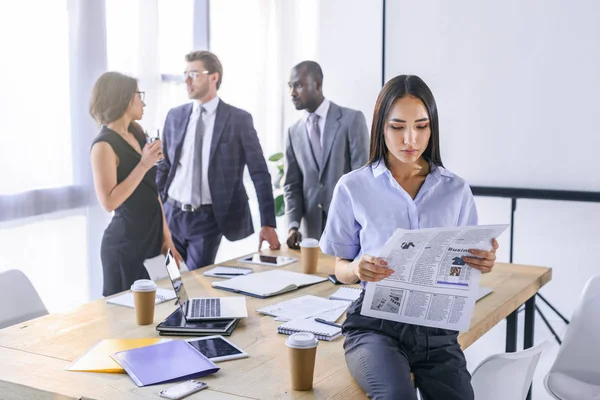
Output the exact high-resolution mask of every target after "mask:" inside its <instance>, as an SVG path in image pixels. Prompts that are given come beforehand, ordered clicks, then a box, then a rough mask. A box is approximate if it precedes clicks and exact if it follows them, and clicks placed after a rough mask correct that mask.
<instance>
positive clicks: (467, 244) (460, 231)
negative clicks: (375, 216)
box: [360, 225, 508, 332]
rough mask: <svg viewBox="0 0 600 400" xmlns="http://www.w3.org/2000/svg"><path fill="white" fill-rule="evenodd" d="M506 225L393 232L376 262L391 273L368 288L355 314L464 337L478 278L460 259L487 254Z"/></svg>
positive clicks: (472, 269) (469, 320) (473, 305)
mask: <svg viewBox="0 0 600 400" xmlns="http://www.w3.org/2000/svg"><path fill="white" fill-rule="evenodd" d="M507 227H508V225H482V226H466V227H459V228H434V229H418V230H404V229H398V230H397V231H396V232H395V233H394V234H393V235H392V237H391V238H390V239H389V240H388V242H387V243H386V244H385V246H384V248H383V249H382V251H381V253H380V254H379V257H381V258H383V259H385V260H386V261H387V262H388V266H389V267H390V268H392V269H394V273H393V274H392V275H391V276H390V277H389V278H387V279H384V280H382V281H380V282H368V283H367V285H366V290H365V298H364V301H363V305H362V308H361V312H360V313H361V314H362V315H366V316H369V317H374V318H382V319H387V320H391V321H398V322H404V323H409V324H413V325H422V326H429V327H433V328H441V329H450V330H456V331H463V332H464V331H467V330H468V329H469V324H470V322H471V316H472V315H473V308H474V307H475V301H476V300H477V298H478V295H479V278H480V275H481V273H480V272H479V271H478V270H476V269H475V268H471V267H469V266H468V265H467V264H465V262H464V261H463V259H462V256H464V255H468V256H472V254H470V253H469V249H480V250H486V251H489V250H491V249H492V239H494V238H498V237H499V236H500V235H501V234H502V232H504V231H505V230H506V228H507Z"/></svg>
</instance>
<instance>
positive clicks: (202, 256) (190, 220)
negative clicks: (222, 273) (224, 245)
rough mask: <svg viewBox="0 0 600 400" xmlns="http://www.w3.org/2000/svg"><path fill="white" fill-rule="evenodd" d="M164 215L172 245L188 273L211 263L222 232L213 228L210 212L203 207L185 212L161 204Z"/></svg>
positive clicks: (213, 216) (215, 222)
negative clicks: (181, 258)
mask: <svg viewBox="0 0 600 400" xmlns="http://www.w3.org/2000/svg"><path fill="white" fill-rule="evenodd" d="M164 208H165V216H166V218H167V223H168V224H169V228H170V229H171V234H172V236H173V243H174V244H175V247H176V248H177V251H179V254H181V256H182V257H183V259H184V260H185V265H187V267H188V268H189V269H190V270H194V269H198V268H201V267H205V266H207V265H212V264H214V263H215V257H216V256H217V251H218V250H219V244H220V243H221V239H222V238H223V233H222V232H221V230H220V229H219V226H218V225H217V220H216V219H215V214H214V213H213V211H212V209H210V208H205V207H203V208H202V209H201V210H199V211H195V212H188V211H182V210H181V209H180V208H177V207H174V206H173V205H172V204H170V203H165V204H164Z"/></svg>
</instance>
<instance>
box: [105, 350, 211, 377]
mask: <svg viewBox="0 0 600 400" xmlns="http://www.w3.org/2000/svg"><path fill="white" fill-rule="evenodd" d="M112 358H113V359H114V360H115V361H116V362H118V363H119V365H121V366H122V367H123V368H124V369H125V371H126V372H127V374H128V375H129V377H130V378H131V379H132V380H133V382H135V384H136V385H137V386H147V385H154V384H157V383H168V382H173V381H178V380H186V379H194V378H200V377H202V376H206V375H210V374H214V373H215V372H217V371H218V370H219V367H217V366H216V365H215V363H213V362H212V361H210V360H209V359H208V358H206V356H205V355H204V354H202V353H200V352H199V351H198V350H197V349H195V348H194V346H192V345H190V344H189V343H188V342H186V341H184V340H172V341H169V342H166V343H160V344H155V345H153V346H147V347H141V348H139V349H133V350H127V351H122V352H119V353H116V354H114V355H113V356H112Z"/></svg>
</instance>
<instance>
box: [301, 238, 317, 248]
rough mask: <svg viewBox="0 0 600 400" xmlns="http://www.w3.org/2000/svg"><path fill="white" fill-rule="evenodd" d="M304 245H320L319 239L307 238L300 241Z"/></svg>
mask: <svg viewBox="0 0 600 400" xmlns="http://www.w3.org/2000/svg"><path fill="white" fill-rule="evenodd" d="M300 246H302V247H319V241H318V240H317V239H310V238H306V239H304V240H303V241H301V242H300Z"/></svg>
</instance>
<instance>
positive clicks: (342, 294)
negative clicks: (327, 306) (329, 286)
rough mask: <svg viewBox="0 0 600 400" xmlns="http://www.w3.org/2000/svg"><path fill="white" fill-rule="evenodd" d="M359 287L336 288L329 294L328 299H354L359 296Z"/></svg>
mask: <svg viewBox="0 0 600 400" xmlns="http://www.w3.org/2000/svg"><path fill="white" fill-rule="evenodd" d="M360 292H362V289H361V288H357V287H351V286H343V287H341V288H339V289H338V290H337V292H335V293H334V294H332V295H331V296H329V300H345V301H354V300H356V299H358V298H359V297H360Z"/></svg>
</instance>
